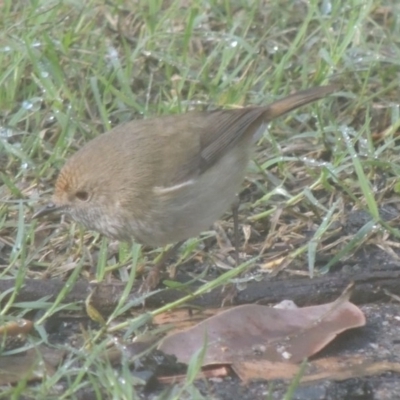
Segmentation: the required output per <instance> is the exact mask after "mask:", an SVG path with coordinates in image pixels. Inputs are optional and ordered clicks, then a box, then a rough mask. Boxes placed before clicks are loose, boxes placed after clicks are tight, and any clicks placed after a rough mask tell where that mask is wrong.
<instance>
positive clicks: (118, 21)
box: [0, 0, 400, 399]
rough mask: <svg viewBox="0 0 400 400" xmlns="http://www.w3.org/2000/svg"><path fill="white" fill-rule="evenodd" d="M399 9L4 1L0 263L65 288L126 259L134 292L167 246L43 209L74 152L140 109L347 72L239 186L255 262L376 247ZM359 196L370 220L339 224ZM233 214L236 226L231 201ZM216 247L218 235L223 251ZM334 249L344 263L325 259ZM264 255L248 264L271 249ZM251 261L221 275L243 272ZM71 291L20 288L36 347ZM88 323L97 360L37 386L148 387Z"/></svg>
mask: <svg viewBox="0 0 400 400" xmlns="http://www.w3.org/2000/svg"><path fill="white" fill-rule="evenodd" d="M399 15H400V5H398V4H397V2H396V1H394V0H392V1H390V0H388V1H378V0H374V1H372V0H370V1H365V0H347V1H344V0H340V1H336V2H330V1H329V0H327V1H323V2H319V1H316V0H311V1H309V2H301V1H296V2H293V1H261V0H253V1H248V0H246V1H244V0H243V1H241V0H235V1H216V0H214V1H213V0H193V1H191V2H185V1H178V0H169V1H161V0H146V1H144V0H143V1H140V0H139V1H137V2H129V1H122V0H114V1H110V2H107V3H105V2H102V1H99V0H91V1H86V2H78V1H73V0H71V1H49V0H47V1H43V0H35V1H31V2H27V1H19V2H16V1H12V0H4V1H3V2H2V13H1V16H0V26H1V31H0V32H1V33H0V38H1V40H0V83H1V88H2V90H1V91H0V110H1V116H2V126H1V128H0V275H1V278H2V279H5V278H10V277H13V278H16V280H17V286H20V285H22V284H23V281H24V279H25V278H26V277H31V278H32V277H33V278H37V279H43V278H44V277H46V278H52V277H63V278H64V279H65V280H66V282H68V285H66V289H65V292H67V291H68V288H69V287H70V285H72V284H73V282H74V281H75V280H76V279H78V278H82V279H93V278H96V279H97V280H104V279H107V277H109V274H110V272H112V276H113V279H114V280H120V281H123V282H126V283H127V289H126V293H128V292H129V290H130V288H131V287H132V284H133V279H134V277H135V275H136V273H137V272H138V271H139V272H140V269H142V268H143V265H144V264H145V262H146V260H147V261H151V260H153V259H154V258H155V257H156V256H157V254H159V250H151V249H142V248H141V247H140V246H138V245H136V246H134V247H133V248H132V249H131V248H130V247H129V246H127V245H126V244H114V243H110V242H109V241H107V240H106V239H104V238H102V237H100V236H99V235H98V234H95V233H93V232H87V231H84V230H82V229H81V228H80V227H79V226H78V225H75V224H73V223H71V222H65V221H63V220H62V221H61V222H58V221H57V222H49V221H31V220H30V215H31V214H32V211H33V209H35V208H37V207H38V205H39V202H40V201H45V200H46V199H47V198H48V197H49V196H50V194H51V191H52V185H53V183H54V180H55V178H56V175H57V171H58V170H59V169H60V167H61V166H62V165H63V163H64V161H65V159H66V158H67V157H68V156H70V155H71V154H73V153H74V152H75V151H76V149H78V148H79V147H81V146H82V145H83V144H84V143H86V142H87V141H88V140H90V139H91V138H93V137H95V136H97V135H98V134H100V133H102V132H104V131H106V130H108V129H110V128H111V127H113V126H115V125H116V124H118V123H121V122H124V121H128V120H131V119H133V118H137V119H140V118H147V117H151V116H155V115H162V114H174V113H181V112H185V111H187V110H192V109H214V108H219V107H225V108H229V107H240V106H244V105H247V104H265V103H268V102H270V101H273V100H274V99H277V98H279V97H281V96H283V95H285V94H287V93H289V92H291V91H294V90H296V89H301V88H306V87H310V86H314V85H320V84H325V83H328V82H331V81H334V82H337V83H339V84H341V85H342V90H341V92H340V95H339V96H337V97H336V98H333V99H325V100H323V101H320V102H319V103H318V104H315V105H312V106H310V107H307V108H304V109H301V110H299V111H297V112H295V113H291V114H290V115H288V116H285V117H283V118H281V119H279V120H277V121H274V122H273V124H271V125H270V126H269V127H268V130H267V132H266V133H265V135H264V137H263V138H262V140H260V142H259V143H258V146H257V147H256V149H255V156H254V160H253V162H252V163H251V165H250V166H249V170H248V176H247V179H246V181H245V183H244V186H243V187H244V190H243V193H242V196H241V197H242V204H241V222H242V224H250V225H251V232H252V234H251V236H250V240H249V246H248V249H250V251H249V258H251V257H254V256H258V255H260V253H261V255H260V258H259V259H258V261H257V265H268V264H269V263H273V261H274V260H277V259H280V258H283V259H284V260H285V261H287V264H288V268H289V270H290V269H292V270H297V269H303V270H304V269H306V270H307V269H308V270H309V272H310V273H311V274H313V275H316V274H320V273H324V272H327V271H328V270H329V268H330V267H331V266H332V265H334V264H335V263H337V262H338V261H340V260H345V259H346V258H348V257H351V256H352V255H353V254H354V253H355V252H356V251H357V250H358V249H360V248H363V247H366V246H371V245H373V244H377V243H381V242H382V241H384V240H386V239H387V240H390V241H391V243H393V242H396V241H398V239H399V236H400V232H399V231H398V229H397V228H396V227H395V225H394V224H392V223H390V222H387V221H384V220H382V218H381V210H382V208H383V207H386V206H390V205H391V204H393V203H396V201H397V200H398V192H399V189H398V174H399V163H398V161H399V157H398V154H400V149H399V141H398V140H397V136H398V128H399V120H400V118H399V104H398V92H399V83H398V71H399V61H398V60H399V59H400V54H399V53H400V50H399V49H400V46H399V41H400V39H399V37H400V19H399ZM351 210H364V211H366V212H367V213H368V214H369V215H370V217H371V219H370V220H368V221H367V222H365V223H361V224H360V225H359V226H358V228H357V229H356V231H355V232H351V233H348V232H342V233H341V234H339V237H338V229H339V233H340V226H341V224H343V223H344V222H345V220H346V218H347V215H348V213H349V212H350V211H351ZM223 227H224V228H225V229H226V230H227V231H228V232H230V231H231V228H232V223H231V219H230V216H229V215H227V216H226V218H225V219H224V221H223ZM208 236H211V237H212V236H213V233H212V232H211V233H209V235H208ZM204 240H206V241H208V242H210V243H213V242H212V240H213V239H210V238H208V239H205V236H204V235H203V236H202V237H200V238H198V239H193V240H191V241H189V242H188V243H187V245H186V247H185V249H184V250H183V251H182V252H181V256H180V260H179V262H180V263H184V262H185V261H187V260H189V259H193V258H194V259H196V257H197V259H198V258H199V257H200V256H201V254H202V253H201V251H202V250H201V249H202V243H203V241H204ZM388 246H389V245H388ZM389 247H390V246H389ZM290 249H293V250H290ZM217 251H218V250H217V249H216V247H215V246H214V247H211V250H210V252H211V254H213V252H217ZM320 254H323V255H324V256H325V259H327V260H328V261H324V262H321V261H319V259H320V258H321V257H320V256H319V255H320ZM132 260H133V261H132ZM288 261H290V262H288ZM193 262H196V261H193ZM197 262H198V261H197ZM248 264H249V265H247V264H246V265H245V268H244V267H243V269H248V268H254V265H255V261H254V262H249V263H248ZM210 268H213V269H216V267H215V266H211V267H210ZM217 270H218V269H217ZM249 271H253V272H252V273H253V274H254V273H255V272H254V269H252V270H249ZM238 272H239V270H236V271H235V272H232V271H228V273H226V274H225V275H221V276H220V277H219V278H217V280H216V281H214V282H211V283H208V284H206V285H221V284H224V283H227V282H228V281H229V279H231V278H232V277H233V275H234V274H237V273H238ZM249 273H250V272H249ZM206 289H208V286H205V287H204V288H202V289H200V291H202V290H204V291H205V290H206ZM64 295H65V293H61V294H60V295H59V297H58V299H57V301H55V302H54V303H53V304H49V303H48V302H46V300H45V299H44V300H43V301H41V302H35V304H15V302H14V298H13V297H12V298H11V299H10V300H9V301H8V302H7V303H4V304H3V306H2V312H1V315H2V317H3V318H6V317H7V318H10V317H21V316H25V315H30V316H31V315H32V310H36V309H38V308H39V309H41V310H42V314H41V316H40V317H37V319H38V320H39V324H38V327H37V331H38V335H36V336H35V337H33V338H30V339H29V340H31V342H32V345H34V344H36V343H37V341H38V337H39V338H40V340H42V341H46V340H48V337H47V334H46V329H44V327H45V323H46V321H47V320H48V319H49V318H50V317H51V316H52V315H54V314H55V313H57V312H59V311H60V310H64V309H70V310H71V312H72V313H76V312H77V311H76V309H77V307H76V305H68V306H66V305H65V304H62V299H63V298H64ZM123 300H124V299H121V302H120V305H119V307H117V310H115V312H114V313H113V314H112V316H111V317H110V318H109V319H108V320H107V321H106V327H110V326H111V325H112V324H114V323H116V322H118V323H119V325H118V327H119V328H118V330H117V331H118V332H119V333H120V334H124V333H125V334H126V331H125V329H129V332H132V331H134V332H139V331H140V330H141V329H143V328H141V327H140V325H141V323H142V322H143V321H145V318H142V317H139V321H137V320H136V322H134V321H135V320H134V321H132V320H128V322H123V323H121V319H120V318H121V316H120V314H121V312H122V311H125V308H126V307H125V304H124V301H123ZM177 303H178V304H175V305H173V306H177V305H179V304H180V302H177ZM168 306H171V305H168ZM124 307H125V308H124ZM157 312H159V311H157V310H155V311H152V313H157ZM140 318H141V319H140ZM115 330H116V329H115V328H114V329H113V331H115ZM87 335H88V337H87V338H86V340H85V345H82V346H81V347H79V346H78V347H79V348H77V349H75V353H74V354H75V358H74V357H73V356H70V357H72V361H71V360H70V362H71V365H74V363H73V361H74V362H75V363H78V361H77V360H82V361H81V362H83V361H84V362H86V364H85V366H87V367H88V368H87V369H86V370H85V372H82V370H81V372H79V374H77V371H76V370H75V371H74V369H73V368H72V367H71V368H72V369H69V368H67V366H66V365H67V364H64V365H62V366H60V367H59V369H58V370H57V371H56V373H55V375H53V376H52V377H51V380H50V381H47V382H46V380H43V381H42V382H39V383H37V384H35V385H32V384H27V385H26V386H25V387H24V388H23V392H24V394H25V395H26V396H27V398H39V397H40V398H46V399H47V398H49V399H50V398H55V396H57V397H59V398H78V397H76V396H78V394H79V393H81V392H80V391H82V390H89V389H90V390H92V391H95V392H96V393H98V394H97V396H98V397H97V398H102V397H101V396H102V395H101V394H100V393H108V394H109V397H108V398H114V399H125V398H126V399H128V398H129V399H131V398H135V396H136V395H135V394H134V389H133V388H132V387H131V385H121V384H119V383H118V382H120V381H119V379H120V377H118V376H117V375H115V374H114V375H113V373H114V372H113V371H114V370H113V369H112V368H111V366H110V365H107V364H104V363H100V362H99V361H98V360H97V359H96V357H89V358H88V359H85V357H84V356H83V355H84V354H88V353H89V354H90V351H89V350H88V346H87V345H88V344H89V343H90V348H91V349H92V351H93V348H96V346H102V345H104V341H107V340H109V338H110V337H109V336H108V335H111V333H108V334H106V333H105V332H104V331H102V330H100V331H97V332H96V331H91V332H88V333H87ZM94 339H96V340H94ZM99 348H100V347H99ZM93 353H94V354H96V352H95V351H93ZM89 366H90V368H89ZM75 368H76V367H75ZM123 368H126V366H124V367H123ZM124 374H125V375H124ZM127 374H128V372H127V370H126V369H123V370H122V371H121V377H124V376H125V378H126V377H127V376H128V375H127ZM101 377H107V379H102V378H101ZM125 378H124V379H125ZM49 379H50V378H49ZM121 379H122V378H121ZM49 382H51V385H49ZM62 382H68V391H67V392H65V393H64V394H63V395H62V396H59V394H57V392H56V389H55V386H56V385H57V384H60V383H62ZM181 389H182V388H181ZM2 390H3V391H4V393H5V394H4V396H6V397H1V396H0V397H1V398H18V394H17V392H18V391H19V390H21V388H20V387H18V386H17V387H11V386H10V387H4V388H3V389H2ZM177 390H178V389H174V390H173V391H171V392H170V394H169V395H167V394H166V395H165V396H167V397H162V398H168V399H172V398H185V397H184V396H189V395H188V393H189V392H190V391H194V390H195V389H194V386H193V385H191V384H188V385H187V387H185V393H186V394H184V393H182V392H179V396H180V397H176V396H178V395H177V394H176V393H178V392H177ZM193 393H194V392H193ZM38 396H39V397H38ZM65 396H67V397H65ZM74 396H75V397H74ZM160 396H161V395H160ZM168 396H169V397H168ZM196 396H197V395H196ZM104 398H107V396H105V397H104ZM160 398H161V397H160Z"/></svg>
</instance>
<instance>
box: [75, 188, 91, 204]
mask: <svg viewBox="0 0 400 400" xmlns="http://www.w3.org/2000/svg"><path fill="white" fill-rule="evenodd" d="M75 197H76V198H77V199H78V200H81V201H88V200H89V193H88V192H87V191H86V190H78V191H77V192H76V193H75Z"/></svg>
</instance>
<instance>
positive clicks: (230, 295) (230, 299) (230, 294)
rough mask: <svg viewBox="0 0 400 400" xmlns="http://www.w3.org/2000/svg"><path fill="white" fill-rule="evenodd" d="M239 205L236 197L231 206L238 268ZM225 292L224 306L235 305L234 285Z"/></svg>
mask: <svg viewBox="0 0 400 400" xmlns="http://www.w3.org/2000/svg"><path fill="white" fill-rule="evenodd" d="M239 205H240V199H239V196H238V195H236V196H235V201H234V202H233V203H232V205H231V209H232V217H233V241H234V246H235V262H236V266H238V265H239V263H240V260H239V242H240V238H239ZM223 291H225V292H226V295H225V296H224V298H223V299H222V306H225V305H227V304H233V303H234V301H235V297H236V295H237V288H236V286H235V285H234V284H233V283H229V284H228V285H226V286H225V287H224V288H223Z"/></svg>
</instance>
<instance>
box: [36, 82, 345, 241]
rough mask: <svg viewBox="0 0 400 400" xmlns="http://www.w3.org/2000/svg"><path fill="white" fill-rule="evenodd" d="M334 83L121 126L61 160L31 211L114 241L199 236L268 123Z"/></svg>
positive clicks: (229, 196)
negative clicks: (265, 100)
mask: <svg viewBox="0 0 400 400" xmlns="http://www.w3.org/2000/svg"><path fill="white" fill-rule="evenodd" d="M337 89H338V87H337V86H336V85H329V86H320V87H315V88H312V89H308V90H304V91H300V92H297V93H294V94H292V95H290V96H287V97H285V98H283V99H281V100H278V101H276V102H274V103H272V104H270V105H266V106H250V107H245V108H242V109H233V110H218V111H205V112H189V113H186V114H181V115H170V116H163V117H157V118H152V119H144V120H136V121H131V122H128V123H125V124H122V125H119V126H117V127H115V128H114V129H112V130H111V131H110V132H107V133H105V134H102V135H99V136H98V137H96V138H95V139H93V140H92V141H90V142H88V143H87V144H86V145H85V146H84V147H83V148H82V149H80V150H79V151H78V152H76V153H75V154H74V155H73V156H72V157H71V158H70V159H69V160H68V161H67V162H66V164H65V165H64V167H63V168H62V170H61V172H60V174H59V176H58V179H57V182H56V185H55V191H54V195H53V198H52V201H51V202H50V203H48V204H47V206H45V207H44V208H43V209H41V210H39V211H38V212H37V213H35V215H34V217H35V218H38V217H40V216H43V215H46V214H49V213H52V212H56V211H59V212H63V213H66V214H68V215H70V216H71V217H72V218H73V219H74V220H75V221H78V222H80V223H82V224H83V225H84V226H85V227H87V228H89V229H93V230H95V231H98V232H100V233H102V234H104V235H106V236H108V237H111V238H113V239H118V240H124V241H130V240H133V239H135V240H136V241H137V242H139V243H143V244H147V245H151V246H164V245H166V244H169V243H177V242H180V241H183V240H186V239H188V238H191V237H193V236H197V235H198V234H199V233H201V232H202V231H204V230H207V229H209V227H210V226H211V225H212V224H213V223H214V222H215V221H216V220H217V219H218V218H220V217H221V215H222V214H223V213H224V212H225V211H226V210H227V209H228V208H229V206H230V205H231V204H232V202H233V201H234V199H235V195H236V193H237V192H238V191H239V190H240V186H241V184H242V182H243V180H244V177H245V171H246V167H247V164H248V162H249V160H250V157H251V148H252V145H253V143H254V142H255V141H256V140H257V139H258V138H259V137H260V136H261V134H262V133H263V131H264V130H265V127H266V126H267V124H268V123H269V122H270V121H271V120H272V119H274V118H277V117H279V116H280V115H283V114H285V113H287V112H289V111H291V110H294V109H296V108H298V107H300V106H304V105H306V104H308V103H311V102H314V101H316V100H319V99H321V98H323V97H325V96H327V95H329V94H331V93H333V92H335V91H336V90H337Z"/></svg>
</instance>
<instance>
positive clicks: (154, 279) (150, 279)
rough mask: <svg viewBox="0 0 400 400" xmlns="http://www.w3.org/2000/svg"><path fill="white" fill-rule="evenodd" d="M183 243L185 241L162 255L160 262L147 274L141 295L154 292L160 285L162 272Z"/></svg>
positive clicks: (141, 288)
mask: <svg viewBox="0 0 400 400" xmlns="http://www.w3.org/2000/svg"><path fill="white" fill-rule="evenodd" d="M183 243H184V241H181V242H178V243H176V244H174V245H173V246H171V247H170V248H169V249H167V250H164V251H163V252H162V253H161V256H159V258H158V260H157V261H156V263H155V264H154V266H153V267H152V268H151V270H150V272H149V273H148V274H147V276H146V279H145V280H144V282H143V283H142V285H141V286H140V289H139V291H140V292H141V293H143V292H147V291H150V290H153V289H155V288H156V287H157V286H158V284H159V283H160V273H161V271H162V270H163V269H164V268H165V267H166V263H167V261H168V259H169V258H170V257H171V256H173V255H174V254H175V253H176V251H177V250H178V249H179V247H181V246H182V244H183Z"/></svg>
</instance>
